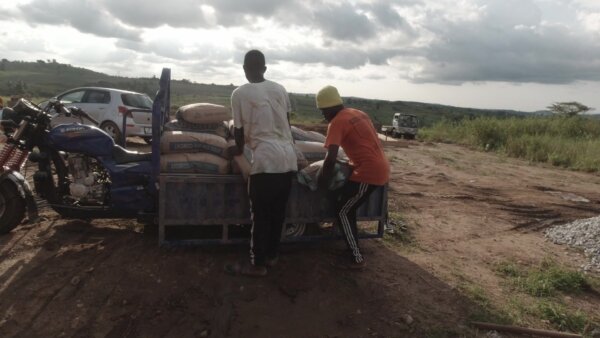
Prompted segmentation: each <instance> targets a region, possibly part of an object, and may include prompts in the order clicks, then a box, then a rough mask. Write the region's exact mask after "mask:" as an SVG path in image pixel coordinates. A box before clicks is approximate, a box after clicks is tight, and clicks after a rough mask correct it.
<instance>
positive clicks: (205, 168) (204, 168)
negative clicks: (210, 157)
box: [167, 161, 219, 174]
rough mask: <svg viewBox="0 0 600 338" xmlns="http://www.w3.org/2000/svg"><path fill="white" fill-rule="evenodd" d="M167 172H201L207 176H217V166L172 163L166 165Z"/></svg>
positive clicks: (193, 162)
mask: <svg viewBox="0 0 600 338" xmlns="http://www.w3.org/2000/svg"><path fill="white" fill-rule="evenodd" d="M167 170H168V171H170V172H176V171H184V172H202V173H207V174H218V173H219V166H218V165H216V164H212V163H205V162H198V161H191V162H174V163H167Z"/></svg>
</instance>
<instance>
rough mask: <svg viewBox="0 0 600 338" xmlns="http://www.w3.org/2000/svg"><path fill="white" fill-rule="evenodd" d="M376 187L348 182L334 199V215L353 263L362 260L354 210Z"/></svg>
mask: <svg viewBox="0 0 600 338" xmlns="http://www.w3.org/2000/svg"><path fill="white" fill-rule="evenodd" d="M377 187H378V186H376V185H372V184H367V183H358V182H352V181H348V182H346V184H345V185H344V186H343V187H341V188H340V189H339V190H337V191H335V192H336V193H337V198H336V215H337V221H338V225H339V226H340V228H341V230H342V232H343V233H344V239H345V241H346V245H347V246H348V250H350V252H351V253H352V257H353V259H354V261H355V262H358V263H360V262H362V261H363V260H364V258H363V256H362V254H361V253H360V248H359V246H358V230H357V228H356V209H358V207H360V205H361V204H362V203H363V202H364V201H365V200H366V199H367V198H368V197H369V195H370V194H371V193H372V192H373V190H375V189H376V188H377Z"/></svg>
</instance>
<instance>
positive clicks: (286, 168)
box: [225, 50, 298, 276]
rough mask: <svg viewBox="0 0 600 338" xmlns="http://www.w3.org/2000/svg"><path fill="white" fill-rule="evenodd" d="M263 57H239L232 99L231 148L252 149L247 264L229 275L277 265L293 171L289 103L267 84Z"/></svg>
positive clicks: (232, 268) (254, 273)
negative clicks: (239, 81)
mask: <svg viewBox="0 0 600 338" xmlns="http://www.w3.org/2000/svg"><path fill="white" fill-rule="evenodd" d="M266 70H267V67H266V66H265V56H264V55H263V53H262V52H260V51H258V50H251V51H249V52H248V53H246V55H245V57H244V73H245V75H246V79H248V82H249V83H246V84H244V85H242V86H240V87H238V88H237V89H235V90H234V91H233V93H232V94H231V110H232V113H233V123H234V127H235V129H234V136H235V142H236V146H235V147H232V149H230V154H231V155H239V154H241V153H242V151H243V149H244V145H245V144H247V146H248V147H249V148H250V149H252V155H253V156H252V158H253V160H252V169H251V171H250V177H249V179H248V194H249V198H250V209H251V210H250V211H251V213H252V231H251V239H250V264H243V263H237V264H230V265H227V266H226V267H225V269H226V270H227V271H228V272H231V273H241V274H245V275H251V276H265V275H266V274H267V266H268V267H272V266H273V265H274V264H275V263H276V262H277V259H278V251H279V242H280V239H281V231H282V228H283V222H284V220H285V209H286V205H287V201H288V197H289V194H290V190H291V185H292V177H293V174H294V172H295V171H297V170H298V168H297V158H296V152H295V151H294V141H293V138H292V131H291V129H290V124H289V112H290V111H291V104H290V99H289V96H288V93H287V91H286V90H285V88H284V87H283V86H282V85H280V84H278V83H275V82H273V81H269V80H266V79H265V78H264V73H265V71H266Z"/></svg>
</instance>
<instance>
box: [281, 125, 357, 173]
mask: <svg viewBox="0 0 600 338" xmlns="http://www.w3.org/2000/svg"><path fill="white" fill-rule="evenodd" d="M292 137H294V140H295V141H296V148H297V149H298V150H299V151H300V152H302V153H303V154H304V157H305V158H306V160H307V161H308V163H314V162H316V161H320V160H323V159H325V155H326V154H327V149H326V148H325V135H323V134H320V133H317V132H316V131H306V130H302V129H300V128H298V127H294V126H292ZM337 158H338V159H339V160H341V161H348V157H347V156H346V153H345V152H344V149H342V148H340V149H339V151H338V156H337ZM299 169H300V168H299Z"/></svg>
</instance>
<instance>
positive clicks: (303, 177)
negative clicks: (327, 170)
mask: <svg viewBox="0 0 600 338" xmlns="http://www.w3.org/2000/svg"><path fill="white" fill-rule="evenodd" d="M322 171H323V161H317V162H315V163H312V164H311V165H309V166H308V167H306V168H304V169H302V170H300V171H298V173H297V174H296V176H297V178H298V183H300V184H302V185H305V186H307V187H308V188H309V189H310V190H312V191H315V190H317V188H318V185H317V182H318V180H319V177H320V176H321V173H322ZM351 173H352V171H351V168H350V165H348V163H346V162H340V161H337V162H336V163H335V167H334V168H333V177H332V178H331V181H329V185H328V187H327V189H328V190H337V189H339V188H341V187H343V186H344V184H346V181H347V180H348V178H349V177H350V174H351Z"/></svg>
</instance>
